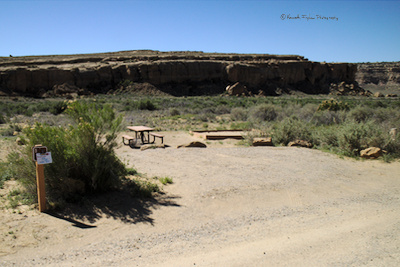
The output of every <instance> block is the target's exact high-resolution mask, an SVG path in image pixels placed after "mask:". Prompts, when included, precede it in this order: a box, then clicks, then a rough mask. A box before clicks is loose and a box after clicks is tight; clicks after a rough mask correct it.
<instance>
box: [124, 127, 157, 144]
mask: <svg viewBox="0 0 400 267" xmlns="http://www.w3.org/2000/svg"><path fill="white" fill-rule="evenodd" d="M127 128H128V130H130V131H133V132H135V137H133V136H130V135H125V134H124V135H122V142H123V143H124V145H129V146H135V145H136V144H137V143H138V141H140V142H141V143H142V144H154V143H155V141H156V137H157V138H160V139H161V143H164V136H163V135H161V134H157V133H151V131H154V130H155V129H154V128H150V127H147V126H128V127H127ZM150 136H152V137H153V141H151V140H150ZM125 140H127V141H128V143H126V141H125Z"/></svg>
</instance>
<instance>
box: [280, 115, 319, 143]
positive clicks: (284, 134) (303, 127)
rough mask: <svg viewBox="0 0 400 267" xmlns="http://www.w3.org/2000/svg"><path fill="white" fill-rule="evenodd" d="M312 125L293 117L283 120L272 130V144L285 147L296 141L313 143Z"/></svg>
mask: <svg viewBox="0 0 400 267" xmlns="http://www.w3.org/2000/svg"><path fill="white" fill-rule="evenodd" d="M311 127H312V125H310V124H309V123H307V122H304V121H302V120H299V119H297V118H294V117H290V118H285V119H283V120H282V121H281V122H279V123H276V124H275V125H274V126H273V128H272V137H273V140H274V142H276V143H278V144H283V145H287V144H288V143H289V142H291V141H294V140H296V139H302V140H305V141H309V142H313V135H312V130H311Z"/></svg>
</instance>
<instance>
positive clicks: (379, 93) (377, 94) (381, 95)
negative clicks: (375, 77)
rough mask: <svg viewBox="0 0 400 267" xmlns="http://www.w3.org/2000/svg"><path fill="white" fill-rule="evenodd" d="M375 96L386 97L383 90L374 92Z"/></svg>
mask: <svg viewBox="0 0 400 267" xmlns="http://www.w3.org/2000/svg"><path fill="white" fill-rule="evenodd" d="M374 97H385V96H384V95H383V94H382V93H381V92H376V93H374Z"/></svg>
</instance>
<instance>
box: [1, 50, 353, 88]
mask: <svg viewBox="0 0 400 267" xmlns="http://www.w3.org/2000/svg"><path fill="white" fill-rule="evenodd" d="M356 71H357V65H356V64H350V63H321V62H311V61H308V60H307V59H305V58H304V57H302V56H296V55H268V54H221V53H203V52H159V51H150V50H140V51H125V52H116V53H102V54H86V55H62V56H31V57H3V58H0V92H1V94H3V95H24V96H53V95H62V93H63V92H64V93H65V92H71V91H72V92H75V93H77V94H88V93H107V92H110V91H115V90H116V89H117V88H118V87H121V86H123V85H124V84H130V83H145V84H150V85H151V86H154V87H155V88H157V89H159V90H161V91H163V92H165V93H168V94H171V95H202V94H218V93H222V92H224V91H225V88H226V86H228V85H232V84H235V83H237V82H239V83H241V84H243V85H244V86H246V88H247V90H249V92H251V93H253V94H264V95H276V94H281V93H285V92H290V91H292V90H296V91H301V92H304V93H308V94H321V93H329V92H330V88H332V84H339V83H342V82H344V83H346V84H353V85H354V86H356V87H357V86H358V85H357V83H356V81H355V75H356Z"/></svg>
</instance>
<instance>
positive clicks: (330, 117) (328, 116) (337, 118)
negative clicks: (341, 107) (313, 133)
mask: <svg viewBox="0 0 400 267" xmlns="http://www.w3.org/2000/svg"><path fill="white" fill-rule="evenodd" d="M342 121H343V119H342V118H341V115H340V113H339V112H337V111H331V110H324V111H318V112H315V113H314V114H313V116H312V118H311V122H312V123H313V124H315V125H317V126H319V125H332V124H340V123H341V122H342Z"/></svg>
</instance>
